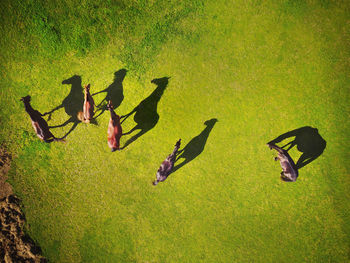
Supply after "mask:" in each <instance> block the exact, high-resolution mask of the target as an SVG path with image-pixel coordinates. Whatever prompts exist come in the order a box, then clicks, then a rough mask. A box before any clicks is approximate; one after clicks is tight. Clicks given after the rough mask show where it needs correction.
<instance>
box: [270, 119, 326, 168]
mask: <svg viewBox="0 0 350 263" xmlns="http://www.w3.org/2000/svg"><path fill="white" fill-rule="evenodd" d="M290 137H295V138H294V140H292V141H290V142H288V143H287V144H285V145H284V146H282V147H281V148H285V147H287V146H289V147H288V148H287V149H286V151H289V150H290V149H292V148H293V147H294V146H297V149H298V151H300V152H302V155H301V156H300V157H299V159H298V161H297V163H296V167H297V169H300V168H302V167H304V166H305V165H307V164H309V163H311V162H312V161H314V160H316V159H317V158H318V157H319V156H320V155H321V154H322V153H323V151H324V149H325V148H326V145H327V142H326V141H325V140H324V139H323V138H322V136H321V135H320V134H319V133H318V130H317V129H316V128H312V127H310V126H305V127H301V128H299V129H295V130H292V131H289V132H286V133H284V134H282V135H280V136H278V137H277V138H275V139H274V140H272V141H270V142H269V143H272V144H276V143H279V142H282V141H284V140H285V139H288V138H290Z"/></svg>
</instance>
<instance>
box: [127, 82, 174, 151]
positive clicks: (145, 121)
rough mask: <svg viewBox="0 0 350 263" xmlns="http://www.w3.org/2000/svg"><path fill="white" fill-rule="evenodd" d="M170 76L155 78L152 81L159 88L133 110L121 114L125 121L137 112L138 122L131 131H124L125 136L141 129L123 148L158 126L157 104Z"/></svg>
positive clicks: (136, 118)
mask: <svg viewBox="0 0 350 263" xmlns="http://www.w3.org/2000/svg"><path fill="white" fill-rule="evenodd" d="M168 80H169V78H168V77H164V78H160V79H153V80H152V81H151V82H152V83H154V84H156V85H157V88H156V89H155V90H154V91H153V92H152V94H151V95H149V96H148V97H147V98H146V99H144V100H143V101H141V102H140V104H139V105H137V106H136V107H135V108H134V109H133V110H132V111H131V112H129V113H128V114H126V115H124V116H121V119H123V121H122V122H121V123H123V122H124V121H125V120H126V119H127V118H129V116H131V115H132V114H134V113H135V115H134V121H135V122H136V125H135V127H133V128H132V129H131V130H130V131H128V132H126V133H123V136H125V135H128V134H131V133H133V132H134V131H135V130H140V131H139V132H138V133H137V134H135V135H133V136H132V137H131V138H130V139H128V140H127V141H126V142H125V144H124V146H123V147H122V148H121V149H124V148H126V147H127V146H128V145H130V144H131V143H132V142H134V141H136V140H137V139H138V138H139V137H140V136H142V135H143V134H145V133H146V132H148V131H149V130H151V129H152V128H154V126H156V124H157V122H158V120H159V115H158V113H157V106H158V102H159V100H160V98H161V97H162V95H163V93H164V90H165V89H166V87H167V85H168Z"/></svg>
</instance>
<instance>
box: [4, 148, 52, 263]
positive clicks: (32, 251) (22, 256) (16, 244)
mask: <svg viewBox="0 0 350 263" xmlns="http://www.w3.org/2000/svg"><path fill="white" fill-rule="evenodd" d="M10 164H11V155H10V154H8V153H7V151H6V150H5V148H4V147H3V146H0V262H5V263H15V262H35V263H36V262H47V260H46V259H45V258H44V257H43V256H41V249H40V247H39V246H37V245H36V244H35V242H34V241H33V240H32V239H31V238H30V237H29V236H28V235H26V234H25V233H24V232H23V226H24V224H25V216H24V214H23V213H22V211H21V207H20V200H19V199H18V198H17V197H16V196H15V195H14V194H13V191H12V187H11V185H10V184H9V183H7V182H6V179H7V173H8V171H9V169H10Z"/></svg>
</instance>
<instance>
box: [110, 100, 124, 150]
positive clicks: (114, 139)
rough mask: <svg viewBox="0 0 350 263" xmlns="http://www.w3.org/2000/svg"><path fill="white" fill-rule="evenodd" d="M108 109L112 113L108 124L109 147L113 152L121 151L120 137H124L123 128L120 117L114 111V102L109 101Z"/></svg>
mask: <svg viewBox="0 0 350 263" xmlns="http://www.w3.org/2000/svg"><path fill="white" fill-rule="evenodd" d="M107 108H108V109H109V112H110V113H111V118H110V120H109V124H108V146H109V148H111V151H112V152H114V151H115V150H119V148H120V137H122V126H121V125H120V117H119V115H117V114H116V113H115V112H114V110H113V105H112V102H111V101H109V102H108V105H107Z"/></svg>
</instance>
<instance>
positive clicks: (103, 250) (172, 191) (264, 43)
mask: <svg viewBox="0 0 350 263" xmlns="http://www.w3.org/2000/svg"><path fill="white" fill-rule="evenodd" d="M0 12H1V36H2V37H1V38H0V48H1V55H0V61H1V71H0V74H1V76H0V98H1V99H0V101H1V103H0V142H1V143H4V144H5V145H6V146H7V147H8V149H9V150H10V151H11V153H13V154H14V156H15V158H14V160H13V163H12V168H11V171H10V175H9V178H10V182H11V183H12V184H13V186H14V190H15V192H16V194H17V195H18V196H19V197H20V198H21V199H22V200H23V204H24V208H25V213H26V216H27V221H28V227H27V231H28V233H29V234H30V235H31V236H32V238H33V239H35V241H36V242H38V244H40V246H41V247H42V250H43V253H44V256H45V257H47V258H48V259H49V260H50V261H52V262H79V261H81V262H89V261H90V262H104V261H105V262H200V261H202V262H252V261H254V262H278V261H279V262H291V261H293V262H329V261H332V262H345V261H347V260H349V255H350V250H349V244H350V240H349V236H350V224H349V222H350V214H349V213H350V212H349V211H350V202H349V200H350V196H349V193H350V191H349V190H350V179H349V175H350V173H349V171H350V165H349V161H348V160H349V131H350V129H349V106H348V105H349V101H350V94H349V66H350V65H349V15H348V14H349V13H350V10H349V4H348V3H347V1H344V2H342V1H335V2H333V1H192V0H191V1H190V0H188V1H156V0H155V1H138V2H134V1H26V0H24V1H13V0H12V1H9V0H2V1H0ZM123 69H125V70H127V72H125V76H123V77H121V75H120V74H119V75H118V74H117V76H119V77H120V78H119V79H117V80H116V74H115V73H116V72H120V70H123ZM121 72H124V71H121ZM165 77H170V79H169V80H168V83H167V85H166V88H165V89H164V91H163V93H162V94H161V95H160V98H157V99H149V100H151V101H152V102H156V105H155V106H154V105H153V104H152V103H150V104H148V105H151V104H152V106H151V108H147V112H151V113H152V112H153V113H154V109H155V110H156V114H157V115H158V117H157V115H154V114H151V115H147V116H151V117H150V119H149V120H152V121H153V123H152V125H153V126H152V125H151V126H152V127H151V126H147V125H146V126H147V127H151V129H148V130H147V132H146V133H144V134H143V135H142V136H140V137H138V138H137V139H136V140H134V141H132V142H131V143H130V144H129V145H128V147H126V148H125V149H123V150H122V151H120V152H114V153H111V152H110V150H109V149H108V146H107V123H108V120H109V114H108V111H105V112H103V114H101V115H100V116H99V117H98V118H97V123H96V124H95V125H94V124H89V125H86V124H83V123H80V122H78V121H77V120H76V119H75V118H76V116H75V113H76V111H78V107H77V106H76V104H74V103H72V102H74V101H78V102H77V104H79V103H81V102H80V99H81V97H80V95H79V94H82V93H80V92H82V86H83V85H85V84H88V83H91V92H92V93H97V92H99V91H103V90H106V89H108V87H110V86H111V85H112V87H115V88H116V89H119V91H118V92H116V93H115V94H114V93H113V92H110V94H112V96H113V97H114V98H115V99H116V101H118V99H119V102H120V106H119V107H118V108H116V112H117V113H118V114H119V115H125V114H128V113H130V112H131V111H132V110H133V109H136V108H137V107H138V106H140V105H144V104H142V102H144V101H147V99H148V98H150V97H151V96H152V95H151V94H152V92H154V91H155V90H156V89H157V88H158V87H159V85H157V83H151V81H152V80H154V79H159V78H165ZM112 89H114V88H112ZM112 89H110V90H112ZM121 90H122V93H120V91H121ZM28 94H30V95H31V96H32V106H33V107H34V108H35V109H37V110H39V111H41V112H49V111H51V110H53V109H54V108H55V107H57V106H59V105H63V107H61V108H59V109H57V110H56V111H54V112H53V113H52V114H51V116H50V117H51V120H50V121H49V125H51V126H55V125H62V124H64V125H63V126H62V127H59V128H55V129H52V132H53V133H54V134H55V135H56V136H58V137H61V136H64V135H65V134H67V133H68V132H69V131H71V132H70V133H69V134H68V135H67V138H66V140H67V142H66V143H65V144H64V143H51V144H45V143H42V142H40V141H39V139H38V138H37V137H36V135H35V134H34V132H33V129H32V127H31V124H30V121H29V118H28V116H27V115H26V113H25V111H24V107H23V104H22V103H21V102H20V101H19V99H20V97H22V96H25V95H28ZM70 94H71V95H72V97H71V96H70ZM113 94H114V95H113ZM118 94H119V95H118ZM120 94H123V97H124V99H122V100H121V99H120ZM106 95H107V91H106V92H102V93H99V94H96V95H95V96H94V100H95V101H96V103H97V104H99V103H100V102H101V101H102V104H101V105H104V104H105V98H106ZM139 108H140V107H139ZM141 108H142V107H141ZM142 112H144V111H142ZM141 115H142V114H141ZM154 116H155V117H154ZM47 117H48V116H47ZM71 118H73V119H71ZM154 118H155V119H154ZM214 118H216V119H217V120H218V122H216V123H215V125H214V126H213V127H212V128H211V129H210V132H209V133H208V135H207V134H206V130H205V129H206V127H208V126H207V125H205V124H204V123H205V122H206V121H210V120H211V119H214ZM141 119H142V120H144V117H141ZM67 120H68V122H67ZM154 120H156V123H155V124H154ZM141 122H142V121H141ZM138 123H139V122H138V119H137V117H136V116H135V120H134V116H130V117H129V118H128V119H127V120H126V121H125V122H124V123H123V129H124V131H125V132H127V131H129V130H130V129H132V128H133V127H134V126H135V125H136V124H138ZM207 123H208V122H207ZM73 125H75V126H74V128H73V129H72V127H73ZM304 126H311V127H315V128H317V129H318V131H319V133H320V135H321V136H322V137H323V138H324V139H325V140H326V141H327V147H326V149H325V150H324V152H323V153H322V155H320V156H319V157H318V158H317V159H316V160H314V161H313V162H311V163H309V164H307V165H305V166H304V167H302V168H301V169H300V171H299V178H298V180H297V182H295V183H283V182H281V181H280V179H279V172H280V167H279V164H278V163H275V162H274V161H273V157H274V156H275V153H272V152H270V150H269V149H268V147H267V146H266V143H267V142H268V141H270V140H272V139H274V138H276V137H277V136H279V135H281V134H284V133H286V132H288V131H291V130H294V129H297V128H301V127H304ZM137 132H138V131H136V133H137ZM201 134H204V135H201ZM134 135H135V134H129V135H127V136H125V137H122V141H121V144H122V146H123V145H124V144H125V143H126V142H127V141H128V140H129V139H130V138H132V136H134ZM203 136H204V137H203ZM179 138H181V139H182V145H183V146H184V147H185V146H186V145H189V146H188V147H187V150H186V152H187V157H188V158H189V160H190V159H191V158H192V157H195V158H192V159H191V161H190V162H188V163H186V165H184V166H183V167H181V168H180V169H178V170H177V171H176V172H175V173H173V174H172V175H171V176H170V177H169V178H168V179H167V180H166V181H165V182H164V183H160V184H159V185H158V186H157V187H153V186H152V185H151V182H152V181H153V180H154V178H155V173H156V171H157V169H158V167H159V165H160V163H161V162H162V161H163V160H164V158H165V157H166V156H167V154H169V153H170V152H171V151H172V149H173V145H174V144H175V142H176V141H177V140H178V139H179ZM196 138H197V139H196ZM190 142H192V143H190ZM203 142H204V145H203ZM196 145H198V147H199V148H198V147H197V146H196ZM202 148H203V150H202ZM201 150H202V151H201ZM290 154H291V156H292V157H293V158H295V159H298V158H299V156H300V155H301V153H300V152H298V151H297V149H296V148H295V147H294V148H293V149H292V150H290Z"/></svg>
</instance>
